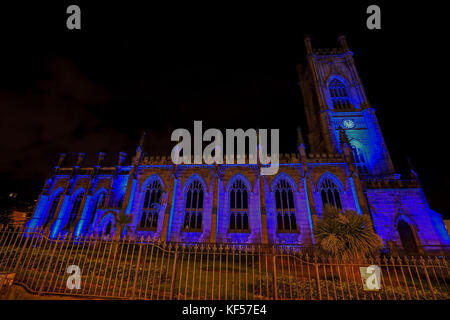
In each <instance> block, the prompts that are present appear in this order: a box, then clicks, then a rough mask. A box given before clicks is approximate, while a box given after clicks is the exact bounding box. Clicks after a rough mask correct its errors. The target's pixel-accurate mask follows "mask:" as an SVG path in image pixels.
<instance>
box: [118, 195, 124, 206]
mask: <svg viewBox="0 0 450 320" xmlns="http://www.w3.org/2000/svg"><path fill="white" fill-rule="evenodd" d="M123 197H124V196H123V195H122V196H121V197H120V198H119V201H117V208H122V204H123Z"/></svg>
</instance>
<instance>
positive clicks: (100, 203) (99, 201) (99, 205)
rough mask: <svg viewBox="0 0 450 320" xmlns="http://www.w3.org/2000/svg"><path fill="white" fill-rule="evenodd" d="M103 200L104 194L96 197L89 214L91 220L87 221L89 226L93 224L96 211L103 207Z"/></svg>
mask: <svg viewBox="0 0 450 320" xmlns="http://www.w3.org/2000/svg"><path fill="white" fill-rule="evenodd" d="M105 199H106V194H105V193H104V192H102V193H100V194H99V195H98V196H97V199H96V202H95V205H94V206H93V207H92V209H91V214H90V215H91V219H90V221H89V224H90V225H91V224H92V223H93V222H94V219H95V214H96V212H97V209H98V208H103V207H105Z"/></svg>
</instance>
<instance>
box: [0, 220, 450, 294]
mask: <svg viewBox="0 0 450 320" xmlns="http://www.w3.org/2000/svg"><path fill="white" fill-rule="evenodd" d="M311 250H312V248H310V247H302V246H295V245H283V246H262V245H249V244H235V245H225V244H198V243H196V244H185V243H163V242H158V241H152V240H151V239H149V238H144V237H141V238H125V239H123V240H120V241H116V240H112V239H110V238H105V237H99V236H91V237H80V238H79V239H78V240H73V239H72V237H71V236H65V237H63V238H62V237H58V238H57V239H49V238H48V236H47V235H46V234H45V233H44V232H43V230H41V229H37V230H34V231H32V232H24V231H23V230H21V229H7V228H3V229H0V272H11V273H14V274H15V277H14V282H15V283H16V284H20V285H23V286H24V287H26V288H27V289H28V290H29V291H31V292H34V293H38V294H57V295H71V296H80V297H86V298H89V297H96V298H107V299H154V300H155V299H177V300H184V299H214V300H215V299H226V300H228V299H305V300H310V299H313V300H315V299H326V300H342V299H344V300H347V299H358V300H360V299H369V300H378V299H379V300H382V299H396V300H399V299H402V300H411V299H433V300H434V299H450V286H449V284H450V268H449V264H448V260H447V258H445V257H438V256H434V257H431V256H426V257H422V256H419V257H414V256H413V257H408V256H402V257H400V256H399V257H389V256H379V257H373V258H367V259H359V260H342V259H335V258H331V257H324V256H319V255H316V254H314V251H313V250H312V251H311ZM71 265H75V266H78V267H79V269H80V276H81V278H80V285H81V286H80V288H79V289H77V288H74V289H69V286H68V285H67V283H68V281H70V280H69V277H71V274H69V273H67V269H68V267H69V266H71ZM370 265H377V266H379V267H380V269H381V278H380V280H381V288H380V289H379V290H377V291H365V290H364V288H363V282H362V279H361V275H360V270H359V268H360V267H368V266H370Z"/></svg>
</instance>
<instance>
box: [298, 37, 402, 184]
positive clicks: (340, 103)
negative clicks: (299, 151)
mask: <svg viewBox="0 0 450 320" xmlns="http://www.w3.org/2000/svg"><path fill="white" fill-rule="evenodd" d="M338 41H339V43H340V47H339V48H333V49H317V50H316V49H313V47H312V44H311V38H310V37H308V36H307V37H305V46H306V51H307V65H306V66H302V65H299V66H297V71H298V74H299V79H300V88H301V91H302V96H303V102H304V106H305V113H306V119H307V123H308V140H309V144H310V148H311V151H312V152H341V151H342V150H340V143H339V136H340V134H339V131H340V130H341V129H343V130H345V133H346V135H347V137H348V138H349V142H350V144H351V148H352V150H353V157H354V161H355V165H356V167H357V168H358V171H359V173H360V174H361V175H364V176H370V175H374V176H383V175H390V174H393V173H394V167H393V165H392V161H391V158H390V155H389V151H388V149H387V147H386V144H385V142H384V138H383V135H382V133H381V130H380V126H379V124H378V120H377V118H376V116H375V110H374V109H373V108H372V107H371V106H370V103H369V101H368V99H367V96H366V93H365V90H364V87H363V84H362V82H361V79H360V77H359V75H358V71H357V69H356V66H355V62H354V60H353V52H351V51H350V49H349V47H348V44H347V40H346V37H345V36H344V35H341V36H339V38H338Z"/></svg>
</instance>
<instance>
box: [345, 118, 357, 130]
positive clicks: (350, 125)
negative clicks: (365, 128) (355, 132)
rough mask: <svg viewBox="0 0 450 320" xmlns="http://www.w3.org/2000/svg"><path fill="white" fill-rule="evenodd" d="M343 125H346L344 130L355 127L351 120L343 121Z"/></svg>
mask: <svg viewBox="0 0 450 320" xmlns="http://www.w3.org/2000/svg"><path fill="white" fill-rule="evenodd" d="M342 124H343V125H344V128H348V129H351V128H354V127H355V122H354V121H353V120H350V119H346V120H344V121H342Z"/></svg>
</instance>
